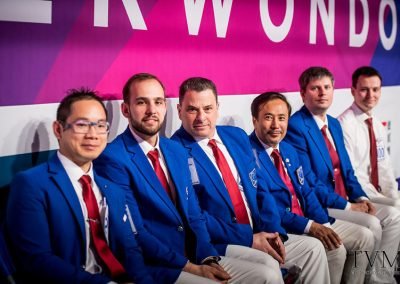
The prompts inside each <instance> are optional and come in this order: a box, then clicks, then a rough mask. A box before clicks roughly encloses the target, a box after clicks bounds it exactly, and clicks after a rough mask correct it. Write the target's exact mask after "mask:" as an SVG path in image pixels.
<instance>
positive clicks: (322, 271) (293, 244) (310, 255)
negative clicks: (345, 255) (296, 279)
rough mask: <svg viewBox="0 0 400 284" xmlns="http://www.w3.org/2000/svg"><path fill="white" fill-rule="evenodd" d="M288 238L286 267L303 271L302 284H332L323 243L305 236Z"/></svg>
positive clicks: (286, 243) (290, 235) (289, 235)
mask: <svg viewBox="0 0 400 284" xmlns="http://www.w3.org/2000/svg"><path fill="white" fill-rule="evenodd" d="M288 237H289V239H288V240H287V241H286V242H285V248H286V265H285V267H286V266H289V267H290V266H291V264H296V265H298V266H299V267H300V268H301V269H302V272H301V280H300V281H301V282H300V283H307V284H313V283H315V284H321V283H330V280H329V268H328V261H327V258H326V253H325V248H324V246H323V245H322V243H321V242H320V241H319V240H318V239H316V238H313V237H309V236H305V235H301V236H299V235H292V234H288ZM249 283H250V282H249Z"/></svg>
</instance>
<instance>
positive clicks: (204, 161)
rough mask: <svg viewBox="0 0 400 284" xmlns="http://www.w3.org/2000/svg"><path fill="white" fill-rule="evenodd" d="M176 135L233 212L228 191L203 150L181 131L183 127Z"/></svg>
mask: <svg viewBox="0 0 400 284" xmlns="http://www.w3.org/2000/svg"><path fill="white" fill-rule="evenodd" d="M178 134H179V137H180V138H181V141H182V143H183V146H184V147H185V148H187V149H188V150H189V155H190V156H191V157H193V159H194V160H195V161H196V165H199V166H200V167H201V168H202V169H203V171H204V172H205V173H206V174H207V175H208V177H209V178H210V180H211V181H212V183H213V184H214V185H215V188H216V189H217V192H218V193H219V194H220V195H221V196H222V198H223V199H224V201H225V202H226V204H227V205H228V206H229V207H230V208H231V210H232V212H234V210H233V205H232V201H231V198H230V196H229V192H228V190H226V187H225V183H224V181H223V180H222V178H221V176H220V174H219V173H218V170H217V169H216V167H215V166H214V164H213V163H212V162H211V161H210V159H209V158H208V156H207V154H206V153H205V152H204V151H203V149H201V147H200V146H199V144H197V142H196V141H195V140H194V139H193V138H192V136H190V135H189V134H188V133H187V132H186V131H185V130H184V129H183V127H181V128H180V129H179V130H178ZM200 183H201V182H200Z"/></svg>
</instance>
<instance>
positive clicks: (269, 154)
mask: <svg viewBox="0 0 400 284" xmlns="http://www.w3.org/2000/svg"><path fill="white" fill-rule="evenodd" d="M256 137H257V139H258V141H260V143H261V145H262V146H263V147H264V149H265V151H266V152H267V154H268V156H271V153H272V151H273V150H274V149H277V150H278V151H279V144H278V145H277V146H276V147H275V148H273V147H271V146H268V145H267V144H265V143H264V142H263V141H261V139H260V138H258V136H257V134H256Z"/></svg>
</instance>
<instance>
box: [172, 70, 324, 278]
mask: <svg viewBox="0 0 400 284" xmlns="http://www.w3.org/2000/svg"><path fill="white" fill-rule="evenodd" d="M178 111H179V117H180V119H181V120H182V127H181V128H180V129H179V130H178V131H177V132H175V134H174V135H173V136H172V139H175V140H176V141H179V142H180V143H181V144H182V145H183V146H184V147H185V148H186V150H187V152H188V153H189V155H190V158H189V160H188V162H189V167H190V171H191V177H192V183H193V185H194V187H195V190H196V192H197V194H198V198H199V203H200V207H201V208H202V210H203V212H204V215H205V218H206V220H207V226H208V230H209V232H210V236H211V240H212V242H213V243H215V244H217V248H218V249H219V251H220V252H221V253H225V255H227V256H233V257H241V258H243V259H250V260H256V259H260V260H262V259H265V260H263V261H264V262H266V263H268V265H269V267H270V269H271V270H273V271H276V270H278V269H279V267H278V263H277V262H276V261H274V260H273V259H272V258H271V256H272V257H273V258H275V259H276V260H277V261H278V262H279V263H281V264H285V262H287V264H289V263H294V264H297V265H298V266H299V267H301V268H302V270H303V271H302V274H301V279H300V281H303V282H304V283H328V282H329V271H328V265H327V260H326V254H325V252H324V249H323V246H322V244H321V242H320V241H318V240H316V239H314V238H311V237H308V236H297V235H289V239H288V240H287V241H286V243H285V246H286V250H285V246H284V245H283V244H282V242H281V239H280V237H279V236H281V237H282V238H283V239H287V236H286V232H285V230H284V229H283V228H282V227H281V224H280V223H281V222H280V217H279V214H278V210H277V208H276V205H275V202H274V199H273V197H272V196H271V194H270V193H269V189H268V187H267V185H266V183H265V181H264V180H263V179H262V178H258V177H257V175H258V173H257V170H256V167H257V166H256V163H255V159H254V156H253V154H252V151H251V146H250V143H249V140H248V137H247V135H246V133H245V132H244V131H243V130H241V129H239V128H236V127H230V126H216V121H217V117H218V98H217V90H216V87H215V85H214V83H213V82H212V81H210V80H208V79H205V78H189V79H187V80H186V81H184V82H183V83H182V84H181V86H180V90H179V105H178ZM234 245H242V246H247V247H251V248H253V250H250V251H249V253H248V254H243V253H242V252H241V251H240V250H238V249H236V246H234ZM267 254H269V255H267ZM285 254H286V257H285Z"/></svg>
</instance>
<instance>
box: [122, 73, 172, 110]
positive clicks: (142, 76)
mask: <svg viewBox="0 0 400 284" xmlns="http://www.w3.org/2000/svg"><path fill="white" fill-rule="evenodd" d="M146 80H156V81H157V82H158V83H160V85H161V87H162V88H163V90H164V93H165V87H164V84H163V83H162V82H161V80H160V79H158V78H157V77H156V76H155V75H153V74H150V73H137V74H135V75H133V76H132V77H130V78H129V79H128V81H126V83H125V85H124V87H123V88H122V96H123V99H124V102H125V103H129V97H130V88H131V86H132V84H133V83H136V82H143V81H146Z"/></svg>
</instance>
